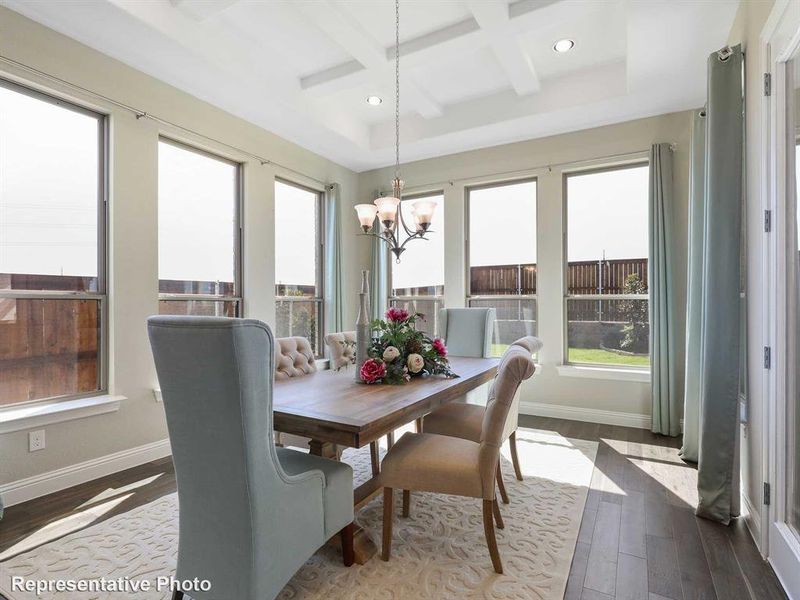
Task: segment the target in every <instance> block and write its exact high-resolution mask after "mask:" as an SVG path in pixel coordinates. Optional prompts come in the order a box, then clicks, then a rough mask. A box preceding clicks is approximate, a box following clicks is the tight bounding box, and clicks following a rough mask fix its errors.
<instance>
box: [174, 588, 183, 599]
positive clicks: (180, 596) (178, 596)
mask: <svg viewBox="0 0 800 600" xmlns="http://www.w3.org/2000/svg"><path fill="white" fill-rule="evenodd" d="M172 600H183V592H181V591H179V590H174V591H173V592H172Z"/></svg>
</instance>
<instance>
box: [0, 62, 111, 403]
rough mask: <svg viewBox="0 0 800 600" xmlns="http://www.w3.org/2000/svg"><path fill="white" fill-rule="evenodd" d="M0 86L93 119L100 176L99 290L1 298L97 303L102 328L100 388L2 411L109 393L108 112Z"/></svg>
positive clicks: (12, 293) (1, 293) (4, 82)
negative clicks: (95, 125) (95, 122)
mask: <svg viewBox="0 0 800 600" xmlns="http://www.w3.org/2000/svg"><path fill="white" fill-rule="evenodd" d="M0 87H2V88H5V89H7V90H10V91H12V92H16V93H19V94H23V95H25V96H29V97H31V98H34V99H36V100H40V101H43V102H47V103H48V104H53V105H55V106H58V107H61V108H63V109H65V110H70V111H72V112H76V113H78V114H82V115H85V116H88V117H92V118H94V119H95V120H96V121H97V144H98V147H97V148H98V152H97V157H98V169H97V173H98V177H97V291H96V292H88V291H58V290H0V299H6V298H8V299H14V300H18V299H22V300H91V301H96V302H98V312H99V315H98V319H97V322H98V326H99V328H100V338H99V348H98V350H97V362H98V365H97V389H96V390H93V391H90V392H78V393H74V394H60V395H57V396H47V397H44V398H36V399H33V400H20V401H18V402H11V403H8V404H3V405H2V406H0V412H2V411H6V410H10V409H14V408H17V407H20V406H31V405H37V404H52V403H59V402H65V401H69V400H77V399H80V398H92V397H95V396H103V395H107V394H108V382H109V363H110V361H109V322H110V319H109V310H108V306H109V300H108V287H107V286H108V262H109V248H108V228H109V210H108V195H109V166H110V160H109V147H110V143H109V142H110V140H109V118H108V114H107V113H103V112H100V111H98V110H92V109H90V108H88V107H85V106H81V105H80V104H76V103H75V102H71V101H68V100H65V99H63V98H60V97H59V96H56V95H54V94H50V93H47V92H44V91H41V90H38V89H35V88H32V87H28V86H25V85H22V84H20V83H17V82H14V81H10V80H8V79H4V78H2V77H0Z"/></svg>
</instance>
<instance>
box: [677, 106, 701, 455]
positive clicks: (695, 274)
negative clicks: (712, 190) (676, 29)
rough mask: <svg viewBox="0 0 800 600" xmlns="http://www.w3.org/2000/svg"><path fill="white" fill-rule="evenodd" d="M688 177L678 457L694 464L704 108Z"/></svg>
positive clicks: (696, 119)
mask: <svg viewBox="0 0 800 600" xmlns="http://www.w3.org/2000/svg"><path fill="white" fill-rule="evenodd" d="M690 163H691V166H690V174H689V178H690V179H689V261H688V262H689V264H688V272H687V284H686V373H685V378H684V382H683V390H684V392H683V394H684V397H683V447H682V448H681V458H683V459H684V460H688V461H691V462H697V451H698V448H699V445H700V394H701V391H700V390H701V381H702V377H701V373H702V370H701V362H700V360H701V359H700V357H701V355H702V341H703V336H702V333H703V238H704V237H705V209H706V202H705V187H706V167H705V164H706V109H705V108H703V109H701V110H696V111H694V116H693V118H692V147H691V157H690Z"/></svg>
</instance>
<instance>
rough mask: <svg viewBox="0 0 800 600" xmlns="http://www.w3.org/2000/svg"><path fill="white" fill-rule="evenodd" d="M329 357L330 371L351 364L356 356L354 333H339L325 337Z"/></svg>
mask: <svg viewBox="0 0 800 600" xmlns="http://www.w3.org/2000/svg"><path fill="white" fill-rule="evenodd" d="M325 345H326V346H328V350H329V352H330V357H331V369H341V368H343V367H347V366H348V365H351V364H353V363H354V362H355V361H354V359H355V356H356V332H355V331H340V332H338V333H329V334H328V335H326V336H325Z"/></svg>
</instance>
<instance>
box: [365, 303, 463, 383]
mask: <svg viewBox="0 0 800 600" xmlns="http://www.w3.org/2000/svg"><path fill="white" fill-rule="evenodd" d="M422 317H423V315H421V314H420V313H415V314H413V315H412V314H409V313H408V311H406V310H403V309H402V308H390V309H389V310H387V311H386V320H381V319H377V320H375V321H373V322H372V325H371V328H372V330H373V331H374V332H375V335H374V336H373V338H372V342H371V344H370V347H369V351H368V354H369V358H368V359H367V360H366V361H365V362H364V365H363V366H362V367H361V371H360V375H361V379H362V381H364V382H366V383H389V384H395V385H397V384H403V383H406V382H407V381H410V380H411V378H412V377H417V376H422V375H444V376H445V377H458V375H456V374H455V373H453V371H451V370H450V363H449V361H448V360H447V348H446V347H445V345H444V341H442V340H441V339H440V338H434V339H431V338H429V337H428V336H427V335H425V334H424V333H423V332H421V331H417V328H416V326H415V323H416V322H417V319H419V318H422Z"/></svg>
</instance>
